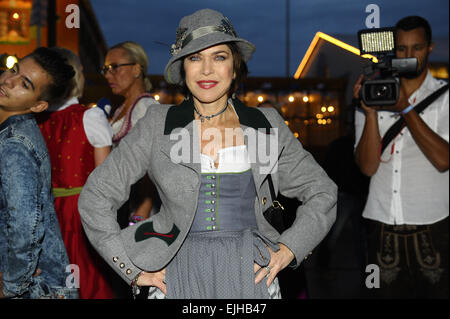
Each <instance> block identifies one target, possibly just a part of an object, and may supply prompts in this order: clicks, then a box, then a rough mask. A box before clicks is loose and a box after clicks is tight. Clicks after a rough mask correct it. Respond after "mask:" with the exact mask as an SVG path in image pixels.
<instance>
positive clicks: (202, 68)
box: [184, 44, 236, 104]
mask: <svg viewBox="0 0 450 319" xmlns="http://www.w3.org/2000/svg"><path fill="white" fill-rule="evenodd" d="M184 71H185V74H186V75H185V81H186V85H187V87H188V89H189V91H190V92H191V93H192V96H193V97H194V99H197V100H198V101H199V102H201V103H206V104H207V103H214V102H216V101H220V100H224V103H225V100H227V99H228V92H229V90H230V86H231V82H232V81H233V79H234V78H235V76H236V75H235V73H234V70H233V54H232V52H231V50H230V48H229V47H228V45H226V44H220V45H216V46H213V47H210V48H207V49H204V50H202V51H199V52H197V53H194V54H191V55H189V56H187V57H186V58H185V59H184Z"/></svg>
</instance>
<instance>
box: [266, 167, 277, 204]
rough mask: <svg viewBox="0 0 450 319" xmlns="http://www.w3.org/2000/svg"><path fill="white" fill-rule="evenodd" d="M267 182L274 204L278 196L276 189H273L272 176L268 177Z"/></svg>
mask: <svg viewBox="0 0 450 319" xmlns="http://www.w3.org/2000/svg"><path fill="white" fill-rule="evenodd" d="M267 182H268V183H269V190H270V196H271V197H272V202H273V201H274V200H275V199H276V198H277V196H276V194H275V188H274V187H273V182H272V174H269V177H267Z"/></svg>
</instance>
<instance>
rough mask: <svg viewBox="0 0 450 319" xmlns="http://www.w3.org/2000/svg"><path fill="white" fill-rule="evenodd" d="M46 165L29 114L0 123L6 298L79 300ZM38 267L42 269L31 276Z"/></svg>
mask: <svg viewBox="0 0 450 319" xmlns="http://www.w3.org/2000/svg"><path fill="white" fill-rule="evenodd" d="M50 167H51V166H50V159H49V155H48V151H47V147H46V144H45V141H44V139H43V137H42V135H41V132H40V130H39V128H38V126H37V124H36V122H35V120H34V116H33V115H32V114H24V115H15V116H11V117H9V118H8V119H7V120H6V121H5V122H3V123H2V124H0V272H1V273H2V274H3V294H4V295H5V296H6V297H19V298H33V299H35V298H77V295H78V293H77V289H76V283H77V280H76V278H75V275H76V272H74V273H73V274H72V272H71V266H70V265H69V259H68V257H67V252H66V249H65V246H64V242H63V240H62V237H61V232H60V229H59V224H58V219H57V216H56V213H55V209H54V206H53V195H52V193H51V170H50ZM37 269H40V270H41V271H42V273H41V274H40V275H38V276H34V274H35V273H36V270H37ZM75 269H76V268H75Z"/></svg>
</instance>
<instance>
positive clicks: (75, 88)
mask: <svg viewBox="0 0 450 319" xmlns="http://www.w3.org/2000/svg"><path fill="white" fill-rule="evenodd" d="M52 50H55V51H57V52H59V53H60V54H61V55H62V56H63V57H64V58H66V59H67V63H69V64H70V65H71V66H72V67H73V70H74V71H75V75H74V77H73V78H72V81H71V85H72V88H71V90H70V92H69V93H68V96H67V97H68V98H71V97H78V98H80V97H81V96H83V91H84V78H83V77H84V76H83V66H82V64H81V61H80V58H79V57H78V55H76V54H75V52H73V51H71V50H69V49H66V48H60V47H54V48H52Z"/></svg>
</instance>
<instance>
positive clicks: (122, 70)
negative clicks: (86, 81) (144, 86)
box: [105, 48, 140, 95]
mask: <svg viewBox="0 0 450 319" xmlns="http://www.w3.org/2000/svg"><path fill="white" fill-rule="evenodd" d="M129 63H133V62H132V61H131V59H130V58H129V56H128V54H127V52H126V51H125V50H124V49H121V48H116V49H112V50H110V51H109V52H108V53H107V54H106V57H105V66H111V68H110V70H108V71H107V72H106V73H105V78H106V80H107V81H108V84H109V86H110V87H111V90H112V92H113V93H114V94H117V95H125V93H126V92H127V91H128V90H129V89H130V87H131V86H132V85H133V84H134V83H135V82H136V80H137V78H136V76H139V73H140V69H139V67H140V66H139V64H136V63H135V64H133V65H122V66H119V65H120V64H129Z"/></svg>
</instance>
